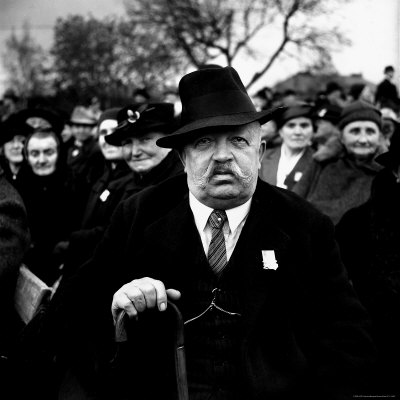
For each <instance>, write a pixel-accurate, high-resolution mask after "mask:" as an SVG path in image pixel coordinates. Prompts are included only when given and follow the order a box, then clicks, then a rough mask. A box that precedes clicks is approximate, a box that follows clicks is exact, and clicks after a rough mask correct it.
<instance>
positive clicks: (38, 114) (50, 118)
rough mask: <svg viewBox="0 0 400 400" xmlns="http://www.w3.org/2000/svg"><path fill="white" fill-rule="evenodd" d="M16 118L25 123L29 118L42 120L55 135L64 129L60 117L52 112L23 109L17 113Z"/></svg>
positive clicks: (40, 109)
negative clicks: (49, 126)
mask: <svg viewBox="0 0 400 400" xmlns="http://www.w3.org/2000/svg"><path fill="white" fill-rule="evenodd" d="M17 115H18V118H19V119H20V120H21V121H25V122H26V121H27V120H28V119H29V118H42V119H44V120H46V121H47V122H48V123H49V124H50V125H51V127H52V129H53V130H54V133H56V134H57V135H58V134H60V133H61V131H62V130H63V129H64V120H63V118H62V117H61V115H58V114H56V113H55V112H53V111H49V110H47V109H43V108H25V109H23V110H21V111H18V112H17Z"/></svg>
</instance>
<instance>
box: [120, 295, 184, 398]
mask: <svg viewBox="0 0 400 400" xmlns="http://www.w3.org/2000/svg"><path fill="white" fill-rule="evenodd" d="M165 312H166V313H169V314H170V315H171V318H173V319H174V328H175V329H174V343H173V345H174V359H175V360H174V361H175V377H176V389H177V393H178V400H189V392H188V384H187V375H186V359H185V345H184V330H183V319H182V314H181V312H180V311H179V309H178V307H177V306H176V305H175V304H174V303H172V302H170V301H168V306H167V309H166V311H165ZM127 318H128V317H127V316H126V313H125V311H121V313H120V314H119V315H118V318H117V323H116V325H115V342H116V343H124V342H126V341H127V340H128V335H127V331H126V322H127Z"/></svg>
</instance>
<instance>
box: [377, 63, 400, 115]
mask: <svg viewBox="0 0 400 400" xmlns="http://www.w3.org/2000/svg"><path fill="white" fill-rule="evenodd" d="M383 73H384V78H383V80H382V81H381V82H380V83H379V85H378V86H377V88H376V93H375V103H376V105H377V106H378V107H379V108H384V107H389V108H392V109H394V110H396V111H398V110H399V103H400V101H399V93H398V91H397V87H396V85H395V84H394V83H393V78H394V68H393V66H391V65H388V66H386V67H385V69H384V70H383Z"/></svg>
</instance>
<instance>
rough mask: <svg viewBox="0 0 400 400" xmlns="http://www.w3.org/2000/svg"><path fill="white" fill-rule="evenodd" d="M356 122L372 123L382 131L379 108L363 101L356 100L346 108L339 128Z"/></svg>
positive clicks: (342, 113) (341, 115)
mask: <svg viewBox="0 0 400 400" xmlns="http://www.w3.org/2000/svg"><path fill="white" fill-rule="evenodd" d="M354 121H372V122H375V123H376V125H377V126H378V127H379V129H382V114H381V112H380V111H379V109H378V108H376V107H375V106H373V105H372V104H370V103H367V102H365V101H362V100H356V101H353V102H352V103H350V104H349V105H348V106H346V107H344V108H343V110H342V112H341V114H340V119H339V128H340V129H343V128H344V127H345V126H346V125H348V124H350V123H351V122H354Z"/></svg>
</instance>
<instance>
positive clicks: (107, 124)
mask: <svg viewBox="0 0 400 400" xmlns="http://www.w3.org/2000/svg"><path fill="white" fill-rule="evenodd" d="M117 125H118V123H117V121H116V120H114V119H106V120H104V121H102V122H101V124H100V125H99V146H100V149H101V152H102V153H103V156H104V158H105V159H106V160H109V161H113V160H122V159H123V158H124V156H123V147H122V146H112V145H110V144H108V143H107V142H106V141H105V139H104V137H105V136H106V135H108V134H110V133H111V132H112V131H113V130H114V129H115V128H116V127H117Z"/></svg>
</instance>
